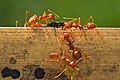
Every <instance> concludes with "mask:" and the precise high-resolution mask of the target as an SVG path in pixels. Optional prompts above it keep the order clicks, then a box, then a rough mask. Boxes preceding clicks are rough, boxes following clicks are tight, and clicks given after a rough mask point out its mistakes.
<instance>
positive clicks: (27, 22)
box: [16, 11, 44, 29]
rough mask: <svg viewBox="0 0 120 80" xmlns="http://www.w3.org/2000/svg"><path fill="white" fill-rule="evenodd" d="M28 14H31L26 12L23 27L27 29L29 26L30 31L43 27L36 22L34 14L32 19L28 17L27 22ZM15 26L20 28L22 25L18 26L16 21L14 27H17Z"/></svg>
mask: <svg viewBox="0 0 120 80" xmlns="http://www.w3.org/2000/svg"><path fill="white" fill-rule="evenodd" d="M28 14H31V13H30V12H29V11H26V20H25V24H24V27H29V25H30V29H32V28H33V27H42V26H44V24H41V23H40V22H36V21H37V20H38V16H37V15H35V14H34V15H33V16H32V17H30V18H29V20H28V21H27V18H28ZM17 25H20V26H21V27H22V25H21V24H20V22H19V21H16V27H17Z"/></svg>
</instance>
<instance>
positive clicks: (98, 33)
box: [95, 29, 103, 39]
mask: <svg viewBox="0 0 120 80" xmlns="http://www.w3.org/2000/svg"><path fill="white" fill-rule="evenodd" d="M95 30H96V32H97V34H98V36H100V37H101V39H103V36H102V35H100V33H99V31H98V30H97V29H95Z"/></svg>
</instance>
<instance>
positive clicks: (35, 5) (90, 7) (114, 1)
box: [0, 0, 120, 27]
mask: <svg viewBox="0 0 120 80" xmlns="http://www.w3.org/2000/svg"><path fill="white" fill-rule="evenodd" d="M47 9H51V10H53V11H54V12H55V13H57V14H58V15H59V16H60V19H58V20H57V21H63V18H62V17H64V16H65V17H80V18H81V24H82V25H83V24H84V23H85V21H86V20H87V19H88V17H89V16H90V15H92V16H93V17H94V19H95V23H96V24H97V25H98V27H103V26H105V27H119V26H120V0H0V26H1V27H3V26H15V21H16V20H18V21H20V22H21V24H24V22H25V11H26V10H27V11H30V12H31V13H33V14H36V15H38V16H39V15H42V14H43V12H44V11H45V12H47Z"/></svg>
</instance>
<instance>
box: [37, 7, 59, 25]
mask: <svg viewBox="0 0 120 80" xmlns="http://www.w3.org/2000/svg"><path fill="white" fill-rule="evenodd" d="M48 12H51V13H52V14H46V12H44V13H43V15H42V16H39V18H38V20H45V21H46V26H47V25H48V23H49V20H50V19H53V20H54V21H55V19H57V18H59V16H58V15H57V14H56V13H54V12H53V11H51V10H50V9H48Z"/></svg>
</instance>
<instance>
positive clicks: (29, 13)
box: [24, 11, 33, 27]
mask: <svg viewBox="0 0 120 80" xmlns="http://www.w3.org/2000/svg"><path fill="white" fill-rule="evenodd" d="M28 15H29V16H31V15H33V14H32V13H31V12H29V11H26V14H25V16H26V18H25V24H24V27H29V25H28Z"/></svg>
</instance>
